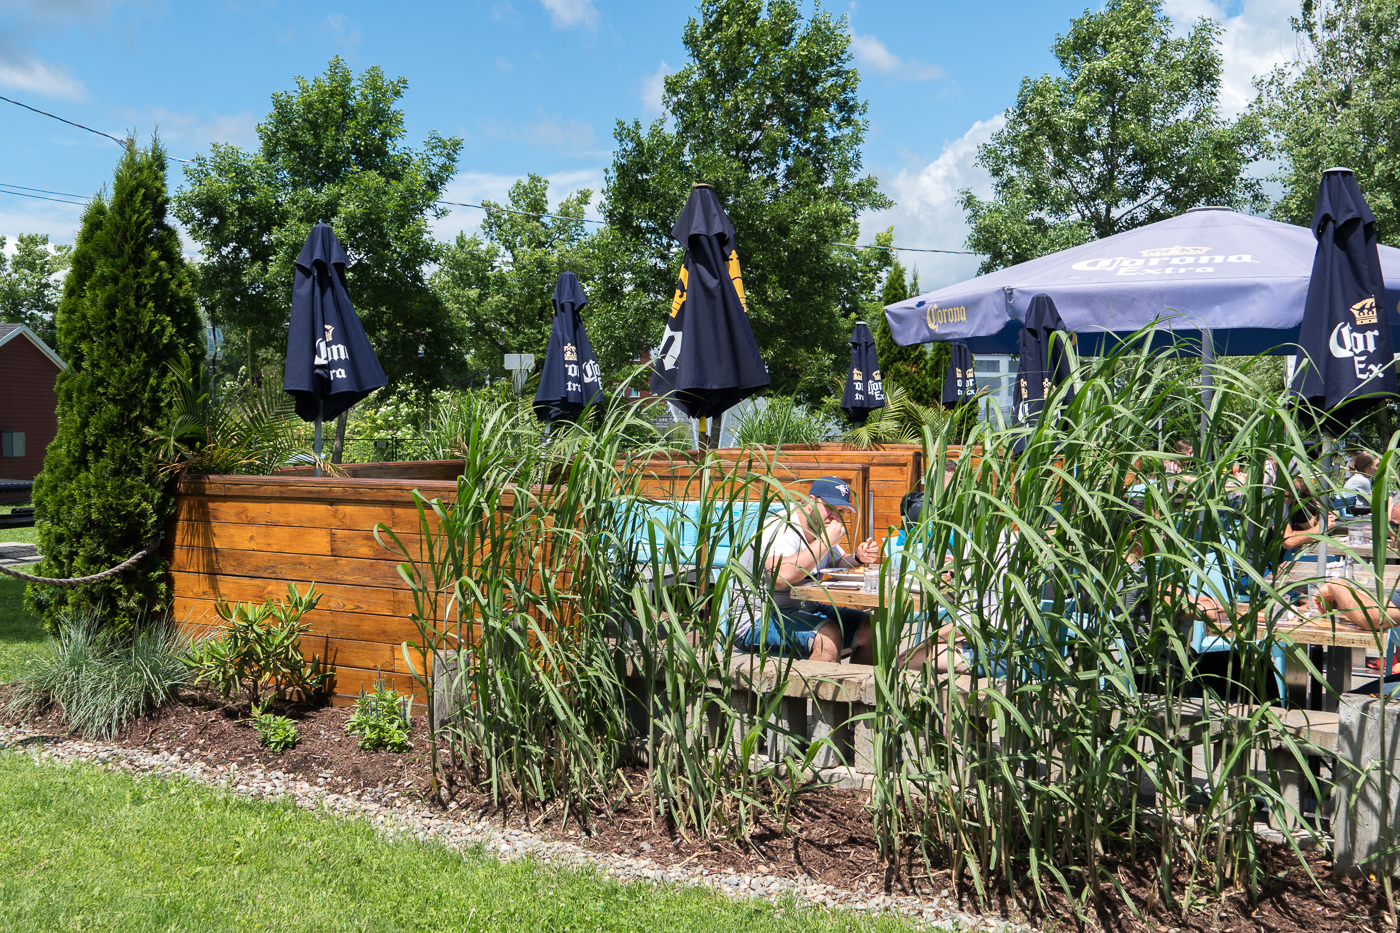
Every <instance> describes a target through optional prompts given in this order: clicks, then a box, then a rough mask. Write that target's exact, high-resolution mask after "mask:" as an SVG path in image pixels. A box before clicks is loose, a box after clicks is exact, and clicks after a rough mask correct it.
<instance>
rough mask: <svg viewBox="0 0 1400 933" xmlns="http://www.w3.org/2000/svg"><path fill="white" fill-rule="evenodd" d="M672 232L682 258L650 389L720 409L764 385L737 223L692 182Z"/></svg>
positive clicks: (709, 412)
mask: <svg viewBox="0 0 1400 933" xmlns="http://www.w3.org/2000/svg"><path fill="white" fill-rule="evenodd" d="M671 236H673V237H675V238H676V240H678V241H679V242H680V243H681V245H683V246H684V247H685V261H684V264H683V266H682V268H681V278H680V281H679V282H678V283H677V285H676V296H675V299H674V300H673V301H672V302H671V316H670V320H669V321H668V322H667V324H666V331H665V333H664V334H663V335H662V338H661V345H660V346H658V347H657V348H656V350H654V351H653V352H652V375H651V391H652V392H654V393H655V394H657V395H660V396H664V397H666V398H669V399H670V400H671V401H672V402H674V403H675V404H676V405H678V406H680V408H681V409H682V410H683V411H684V412H685V413H686V414H687V415H689V416H690V417H692V418H707V417H711V416H713V415H719V414H722V413H723V412H724V411H726V410H727V409H729V408H732V407H734V405H735V404H737V403H738V402H740V401H742V400H743V399H746V398H748V397H749V396H750V395H753V394H754V393H755V392H757V391H758V390H759V389H762V388H764V387H765V386H767V385H768V381H769V380H768V370H767V368H766V367H765V366H764V365H763V358H762V357H761V356H760V355H759V352H758V343H757V342H756V341H755V340H754V336H753V329H752V328H751V327H750V326H749V315H748V309H747V307H745V304H744V299H743V292H742V288H743V279H742V277H741V276H740V275H739V257H738V252H737V250H736V249H735V244H734V225H733V224H731V223H730V222H729V217H728V216H727V215H726V214H725V213H724V208H723V207H721V206H720V203H719V199H718V198H716V197H715V193H714V191H713V190H711V189H709V188H692V189H691V192H690V200H688V201H687V202H686V205H685V209H684V210H683V211H681V216H680V218H679V219H678V220H677V221H676V225H675V226H674V227H673V228H671Z"/></svg>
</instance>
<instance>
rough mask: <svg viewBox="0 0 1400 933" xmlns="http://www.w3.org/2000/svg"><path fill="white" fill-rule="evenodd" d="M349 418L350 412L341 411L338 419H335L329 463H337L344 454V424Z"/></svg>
mask: <svg viewBox="0 0 1400 933" xmlns="http://www.w3.org/2000/svg"><path fill="white" fill-rule="evenodd" d="M349 418H350V412H348V411H342V412H341V413H340V417H339V418H336V419H335V445H334V446H332V447H331V463H339V462H340V457H341V455H342V454H344V453H345V422H346V421H347V420H348V419H349Z"/></svg>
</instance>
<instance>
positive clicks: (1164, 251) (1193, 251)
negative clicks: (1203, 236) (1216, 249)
mask: <svg viewBox="0 0 1400 933" xmlns="http://www.w3.org/2000/svg"><path fill="white" fill-rule="evenodd" d="M1210 249H1211V248H1210V247H1209V246H1159V247H1158V248H1157V249H1145V250H1142V251H1141V252H1142V255H1144V256H1199V255H1201V254H1202V253H1208V252H1210Z"/></svg>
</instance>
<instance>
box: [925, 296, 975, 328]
mask: <svg viewBox="0 0 1400 933" xmlns="http://www.w3.org/2000/svg"><path fill="white" fill-rule="evenodd" d="M922 305H923V302H919V304H917V305H915V306H914V307H916V308H917V307H920V306H922ZM924 320H925V321H927V322H928V327H929V330H938V326H939V325H940V324H952V323H967V308H966V307H964V306H962V305H958V306H957V307H956V308H940V307H939V306H938V305H936V304H934V305H929V306H928V307H927V308H926V309H925V310H924Z"/></svg>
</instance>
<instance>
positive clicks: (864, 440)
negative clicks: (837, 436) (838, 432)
mask: <svg viewBox="0 0 1400 933" xmlns="http://www.w3.org/2000/svg"><path fill="white" fill-rule="evenodd" d="M949 417H950V416H949V415H948V413H947V412H945V411H944V410H943V409H941V408H932V407H929V406H927V405H920V404H919V403H918V402H916V401H914V399H913V397H912V396H910V394H909V393H908V392H907V391H906V390H905V389H904V388H902V387H900V386H893V385H892V386H890V388H889V391H888V392H886V393H885V407H884V408H877V409H875V410H874V411H873V412H871V413H870V417H869V418H868V419H866V421H865V423H864V424H858V425H856V426H855V427H853V428H851V429H850V430H849V431H847V432H846V433H845V434H844V435H843V436H842V438H841V440H842V441H843V442H845V443H846V444H849V445H850V446H852V447H856V448H860V449H862V450H864V449H867V448H870V447H875V446H878V445H880V444H918V443H921V442H922V440H923V436H924V428H925V427H927V428H928V429H929V430H930V431H932V432H933V433H934V434H938V433H939V432H940V431H942V429H943V426H944V424H946V423H947V422H948V419H949Z"/></svg>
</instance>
